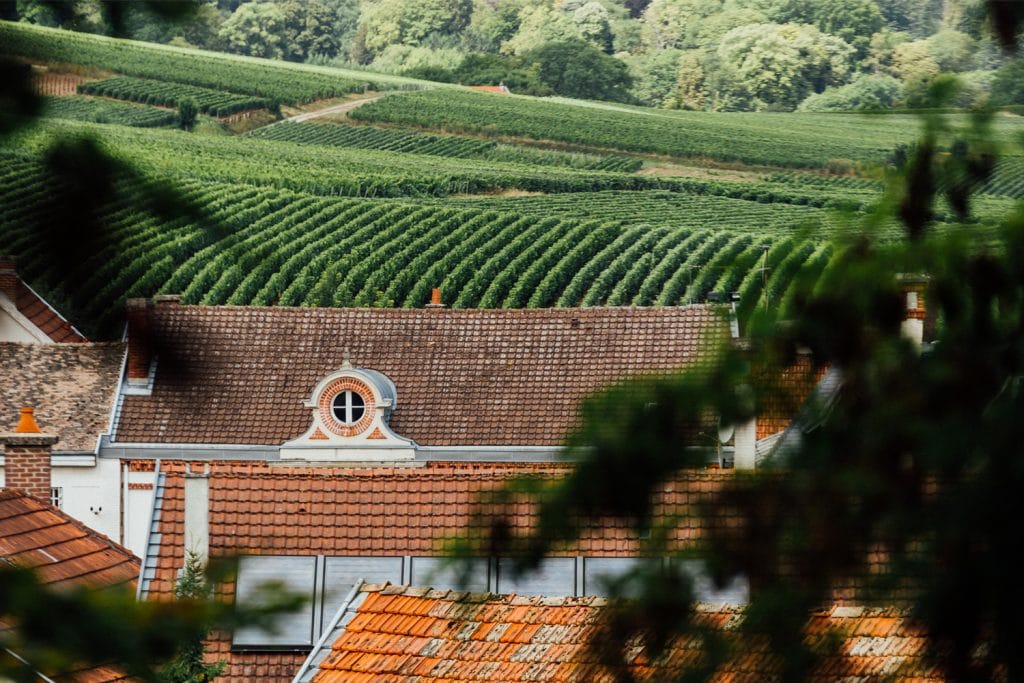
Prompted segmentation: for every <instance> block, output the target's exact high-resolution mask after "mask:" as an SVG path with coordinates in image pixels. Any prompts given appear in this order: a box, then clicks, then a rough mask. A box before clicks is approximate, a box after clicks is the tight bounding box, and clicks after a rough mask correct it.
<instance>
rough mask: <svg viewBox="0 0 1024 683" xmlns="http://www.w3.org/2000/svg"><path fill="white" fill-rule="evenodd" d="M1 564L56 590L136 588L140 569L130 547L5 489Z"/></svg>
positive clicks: (0, 511)
mask: <svg viewBox="0 0 1024 683" xmlns="http://www.w3.org/2000/svg"><path fill="white" fill-rule="evenodd" d="M0 561H6V562H10V563H11V564H15V565H18V566H22V567H31V568H33V569H35V571H36V573H37V575H38V576H39V578H40V580H41V581H42V582H43V583H45V584H47V585H49V586H53V587H56V588H63V587H67V586H82V585H85V586H90V587H97V588H98V587H106V586H119V585H125V586H134V585H135V581H136V579H137V578H138V576H139V567H140V560H139V558H137V557H135V556H134V555H132V553H131V551H129V550H128V549H127V548H124V547H123V546H121V545H119V544H117V543H115V542H114V541H112V540H110V539H109V538H107V537H106V536H104V535H102V534H99V533H97V532H95V531H93V530H92V529H90V528H89V527H87V526H85V525H84V524H82V523H81V522H79V521H77V520H75V519H73V518H71V517H69V516H68V515H66V514H64V513H63V512H61V511H60V510H58V509H56V508H54V507H51V506H50V505H48V504H46V503H44V502H42V501H40V500H37V499H35V498H33V497H32V496H29V495H27V494H25V493H23V492H21V491H17V490H14V489H0Z"/></svg>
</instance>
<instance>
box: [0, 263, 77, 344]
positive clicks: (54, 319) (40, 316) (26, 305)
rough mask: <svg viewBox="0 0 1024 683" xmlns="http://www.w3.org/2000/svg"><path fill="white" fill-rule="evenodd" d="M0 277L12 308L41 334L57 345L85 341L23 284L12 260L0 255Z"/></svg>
mask: <svg viewBox="0 0 1024 683" xmlns="http://www.w3.org/2000/svg"><path fill="white" fill-rule="evenodd" d="M0 278H2V285H3V287H2V289H0V291H2V292H3V293H4V294H6V295H7V296H8V297H9V298H10V299H11V300H12V301H13V303H14V306H15V308H17V309H18V312H19V313H21V314H22V315H23V316H25V317H26V318H28V320H29V322H31V323H32V324H33V325H35V326H36V327H37V328H38V329H39V330H40V331H42V333H43V334H45V335H46V336H47V337H49V338H50V339H51V340H53V341H55V342H57V343H79V342H84V341H88V340H87V339H86V338H85V335H83V334H82V333H81V332H79V331H78V330H76V329H75V327H74V326H73V325H72V324H71V323H70V322H68V321H67V320H66V319H65V318H64V317H63V316H62V315H61V314H60V313H58V312H57V311H56V309H54V308H53V307H52V306H50V304H48V303H46V301H44V300H43V298H42V297H40V296H39V295H38V294H36V292H35V291H34V290H33V289H32V288H31V287H29V286H28V285H26V284H25V283H24V282H22V280H21V278H20V277H18V275H17V271H16V270H15V266H14V261H13V259H11V258H10V257H8V256H0Z"/></svg>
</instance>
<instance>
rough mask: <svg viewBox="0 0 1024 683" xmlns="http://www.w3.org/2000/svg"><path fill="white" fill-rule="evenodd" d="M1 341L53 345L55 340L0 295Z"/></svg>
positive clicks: (3, 295) (4, 296)
mask: <svg viewBox="0 0 1024 683" xmlns="http://www.w3.org/2000/svg"><path fill="white" fill-rule="evenodd" d="M0 341H3V342H31V343H35V344H52V343H53V340H52V339H50V338H49V337H47V336H46V335H45V334H43V332H42V331H41V330H40V329H39V328H37V327H36V326H35V325H33V324H32V323H31V322H30V321H29V320H28V318H26V317H25V316H23V315H21V313H19V312H18V309H17V308H15V307H14V302H12V301H11V300H10V299H9V298H7V296H6V295H5V294H3V293H0Z"/></svg>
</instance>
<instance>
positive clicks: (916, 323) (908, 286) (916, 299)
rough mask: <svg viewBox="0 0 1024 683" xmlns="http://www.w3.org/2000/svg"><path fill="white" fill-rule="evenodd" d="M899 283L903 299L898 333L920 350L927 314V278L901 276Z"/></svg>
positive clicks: (921, 276)
mask: <svg viewBox="0 0 1024 683" xmlns="http://www.w3.org/2000/svg"><path fill="white" fill-rule="evenodd" d="M899 283H900V293H901V295H902V297H903V322H902V323H900V331H901V332H902V333H903V336H904V337H906V338H907V339H909V340H910V341H911V343H913V344H914V346H915V347H917V348H919V349H920V348H921V344H922V342H923V341H924V324H925V318H926V317H927V314H928V310H927V308H926V307H925V290H926V289H927V287H928V278H927V277H925V276H923V275H901V276H899Z"/></svg>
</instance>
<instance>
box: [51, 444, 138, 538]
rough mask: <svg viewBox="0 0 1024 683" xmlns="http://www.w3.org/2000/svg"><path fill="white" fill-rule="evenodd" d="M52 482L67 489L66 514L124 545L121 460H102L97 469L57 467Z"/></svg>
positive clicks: (65, 492) (64, 505) (95, 467)
mask: <svg viewBox="0 0 1024 683" xmlns="http://www.w3.org/2000/svg"><path fill="white" fill-rule="evenodd" d="M50 481H51V483H52V484H53V486H59V487H61V488H62V489H64V504H63V506H62V508H61V509H62V510H64V512H66V513H67V514H69V515H71V516H72V517H74V518H75V519H77V520H78V521H80V522H82V523H83V524H85V525H86V526H88V527H89V528H91V529H94V530H96V531H98V532H100V533H101V534H103V535H104V536H107V537H108V538H111V539H113V540H115V541H118V542H121V496H120V483H121V474H120V463H119V462H118V461H117V460H104V459H102V458H100V459H97V461H96V465H95V466H94V467H54V468H53V470H52V471H51V474H50Z"/></svg>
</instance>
